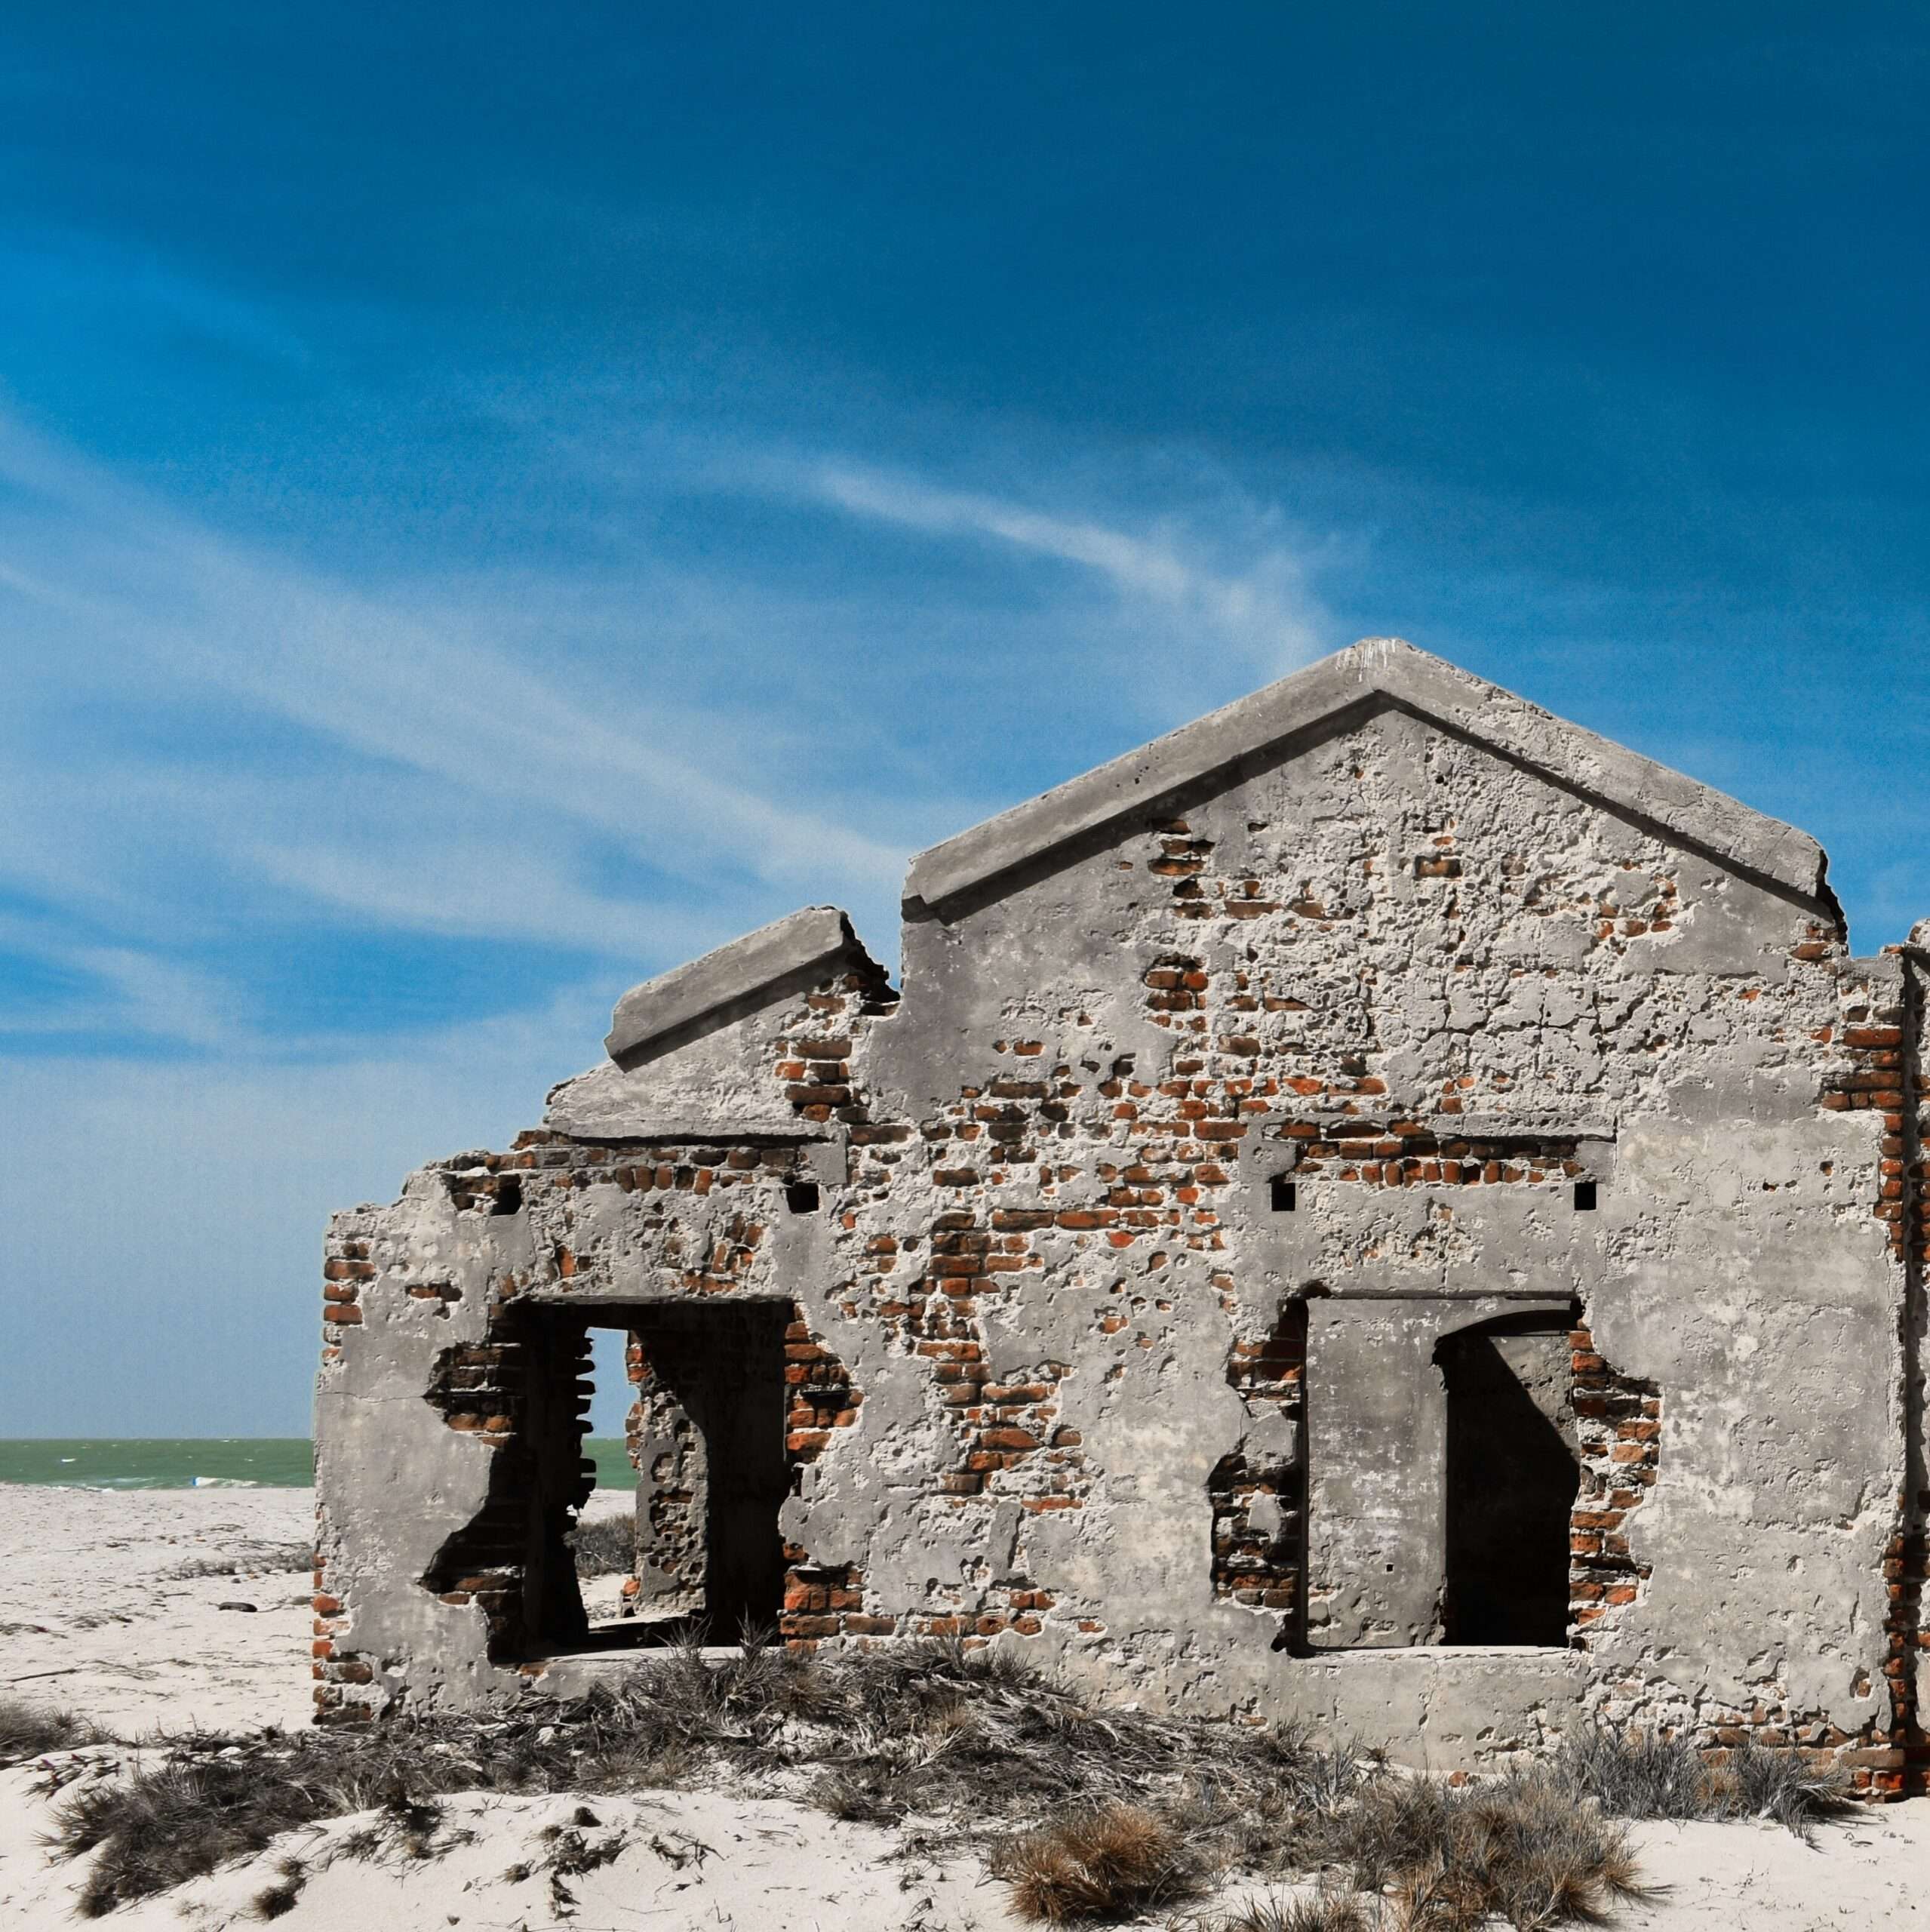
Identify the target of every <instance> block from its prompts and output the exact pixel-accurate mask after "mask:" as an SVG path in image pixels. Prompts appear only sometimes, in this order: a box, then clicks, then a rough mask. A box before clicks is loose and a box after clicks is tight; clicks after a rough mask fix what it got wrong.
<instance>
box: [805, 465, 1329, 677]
mask: <svg viewBox="0 0 1930 1932" xmlns="http://www.w3.org/2000/svg"><path fill="white" fill-rule="evenodd" d="M804 480H805V481H806V484H807V487H809V488H813V489H815V490H816V491H817V492H819V494H821V495H822V497H823V498H824V499H825V501H827V502H828V503H834V504H835V505H837V507H838V508H840V509H843V510H845V511H847V512H849V513H850V514H851V515H854V516H860V517H868V518H876V519H877V520H878V521H882V522H885V523H891V524H896V525H901V526H902V527H903V528H907V529H911V530H917V531H925V532H927V533H928V534H931V535H933V536H935V537H970V538H976V539H978V540H981V541H984V542H988V543H993V544H996V545H1000V546H1007V547H1008V548H1009V549H1011V550H1013V551H1016V552H1022V553H1026V554H1029V555H1032V556H1034V557H1043V558H1051V559H1053V560H1054V561H1057V562H1059V563H1062V564H1067V565H1074V566H1076V567H1077V568H1079V569H1080V570H1082V571H1087V572H1089V573H1091V574H1093V576H1095V577H1097V578H1098V579H1099V580H1100V581H1101V582H1102V583H1104V584H1105V585H1106V586H1108V587H1109V588H1110V589H1111V591H1112V592H1113V593H1114V595H1115V596H1117V598H1120V599H1121V600H1122V601H1125V602H1126V603H1129V604H1136V605H1142V606H1145V607H1149V608H1151V609H1152V610H1154V611H1158V612H1160V613H1163V614H1165V615H1166V616H1167V617H1169V618H1170V619H1171V620H1173V621H1175V622H1176V623H1180V624H1182V625H1185V624H1191V625H1194V626H1198V627H1199V629H1200V630H1201V631H1203V632H1204V633H1205V641H1209V642H1211V643H1214V644H1217V645H1220V646H1222V648H1231V649H1232V650H1234V651H1237V652H1238V653H1239V654H1240V655H1241V656H1242V657H1243V659H1244V660H1246V662H1247V663H1249V664H1250V665H1251V666H1252V669H1253V670H1254V672H1255V673H1256V674H1257V675H1259V676H1262V677H1265V678H1274V677H1279V676H1282V675H1284V674H1285V673H1286V672H1289V671H1291V670H1293V669H1296V668H1298V666H1301V665H1302V664H1305V663H1308V662H1309V661H1310V660H1311V659H1313V658H1314V657H1317V656H1319V655H1320V653H1321V652H1322V651H1324V650H1330V649H1332V648H1333V644H1334V639H1333V637H1332V620H1331V618H1330V617H1329V615H1328V614H1327V613H1326V611H1325V610H1324V609H1323V608H1322V606H1321V605H1320V600H1319V598H1317V596H1316V595H1314V592H1313V590H1312V589H1311V585H1310V582H1309V577H1310V570H1309V566H1308V551H1309V549H1310V548H1311V546H1310V545H1309V544H1308V541H1307V540H1306V539H1305V537H1303V536H1301V535H1299V534H1297V533H1294V532H1292V531H1289V529H1288V528H1287V527H1286V523H1285V519H1284V518H1282V517H1281V516H1280V514H1279V513H1278V512H1277V511H1273V510H1263V509H1259V508H1258V507H1257V506H1252V505H1250V504H1242V505H1241V506H1240V516H1239V518H1238V521H1239V523H1240V526H1241V527H1240V528H1238V529H1237V531H1235V532H1234V533H1231V534H1232V535H1233V537H1234V540H1235V541H1236V542H1237V546H1238V549H1239V552H1240V554H1239V556H1238V558H1237V561H1228V560H1227V559H1226V558H1225V557H1224V556H1223V555H1215V550H1214V548H1213V546H1212V545H1210V544H1209V543H1206V542H1205V541H1203V540H1202V539H1201V537H1200V536H1199V535H1198V534H1197V533H1196V532H1193V531H1188V529H1187V528H1186V527H1185V525H1183V524H1182V523H1181V522H1180V521H1178V520H1176V519H1175V518H1170V517H1167V518H1157V517H1155V518H1151V519H1149V520H1148V521H1146V523H1145V525H1144V526H1143V527H1142V528H1136V529H1135V528H1127V527H1123V526H1122V525H1121V524H1120V523H1119V522H1117V521H1099V520H1098V519H1096V518H1090V517H1086V516H1080V515H1068V514H1065V513H1063V512H1054V511H1052V510H1048V509H1040V508H1038V507H1037V506H1034V505H1032V504H1030V503H1025V502H1023V501H1021V500H1010V499H1006V498H1003V497H997V496H994V495H988V494H979V493H976V492H973V491H959V490H948V489H942V488H935V487H933V485H930V484H927V483H924V482H922V481H919V480H918V479H917V478H912V477H908V476H905V475H895V474H893V473H891V472H886V471H882V470H877V469H862V468H858V467H854V466H850V465H849V464H845V463H823V464H820V465H818V466H815V467H813V468H812V469H809V470H807V472H805V479H804ZM1227 536H1228V533H1227V532H1225V531H1222V533H1221V542H1222V545H1225V543H1226V540H1227Z"/></svg>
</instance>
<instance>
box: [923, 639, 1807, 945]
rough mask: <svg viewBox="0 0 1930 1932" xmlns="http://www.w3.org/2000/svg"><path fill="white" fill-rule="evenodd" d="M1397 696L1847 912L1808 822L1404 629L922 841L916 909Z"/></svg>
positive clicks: (980, 886)
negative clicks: (1787, 818)
mask: <svg viewBox="0 0 1930 1932" xmlns="http://www.w3.org/2000/svg"><path fill="white" fill-rule="evenodd" d="M1388 706H1393V707H1397V708H1398V709H1401V710H1403V711H1406V712H1410V713H1412V715H1415V716H1416V717H1418V718H1423V719H1425V720H1427V721H1428V722H1430V723H1431V724H1436V725H1437V726H1439V727H1440V728H1441V729H1442V730H1443V731H1449V732H1452V733H1454V734H1456V735H1457V736H1458V737H1463V738H1465V739H1467V740H1471V741H1472V742H1474V743H1477V744H1480V745H1482V746H1485V747H1486V748H1487V749H1489V750H1491V751H1492V752H1495V753H1496V754H1498V755H1499V756H1501V757H1503V758H1507V759H1508V760H1510V761H1512V762H1513V763H1515V764H1519V765H1520V766H1522V767H1523V768H1525V769H1526V770H1529V771H1533V772H1535V773H1537V774H1539V775H1540V776H1541V777H1544V778H1546V779H1547V780H1550V782H1551V783H1554V784H1557V785H1558V786H1562V787H1563V788H1564V789H1566V790H1569V791H1571V792H1575V793H1577V794H1578V795H1581V796H1582V797H1584V798H1588V799H1590V800H1591V801H1595V802H1597V803H1599V804H1603V805H1606V806H1607V807H1609V808H1611V809H1612V810H1614V811H1617V812H1619V813H1621V814H1624V816H1626V817H1630V818H1634V819H1637V820H1642V821H1644V822H1646V823H1649V824H1650V825H1652V826H1655V827H1656V828H1657V829H1658V830H1660V831H1661V832H1664V834H1666V835H1667V837H1668V838H1670V840H1671V841H1673V842H1675V843H1677V844H1682V845H1684V846H1687V847H1689V848H1692V849H1695V850H1699V851H1704V852H1706V853H1707V854H1710V855H1711V856H1713V857H1715V858H1716V859H1718V860H1720V861H1721V862H1722V863H1723V864H1724V865H1726V866H1729V867H1730V868H1731V869H1733V870H1735V871H1736V872H1741V873H1743V874H1744V875H1748V876H1751V877H1753V878H1756V879H1759V880H1760V881H1763V882H1764V883H1765V884H1769V885H1772V886H1773V887H1776V888H1780V889H1781V890H1782V891H1785V892H1787V893H1790V894H1793V895H1794V896H1795V897H1797V898H1799V899H1800V900H1803V901H1805V902H1806V903H1817V904H1821V905H1822V906H1825V907H1827V908H1828V909H1830V912H1831V915H1832V916H1833V917H1834V916H1835V902H1834V900H1833V897H1832V895H1831V894H1830V891H1829V888H1828V886H1827V884H1826V883H1825V872H1826V870H1827V863H1828V862H1827V859H1826V858H1825V857H1824V852H1823V848H1822V847H1821V845H1819V844H1818V843H1817V842H1816V841H1815V839H1813V838H1811V837H1810V836H1809V834H1808V833H1806V832H1799V831H1798V830H1797V829H1796V828H1795V827H1794V826H1790V825H1785V824H1784V823H1782V822H1781V820H1779V819H1773V818H1771V817H1768V816H1767V815H1766V814H1763V813H1762V812H1759V811H1755V810H1754V809H1753V808H1751V807H1750V806H1748V805H1745V804H1742V803H1741V801H1739V800H1738V799H1735V798H1730V797H1729V796H1728V795H1726V793H1724V792H1718V791H1716V790H1714V789H1713V788H1712V787H1710V786H1707V785H1703V784H1699V783H1697V782H1696V780H1694V779H1692V778H1689V777H1685V776H1684V775H1683V774H1682V773H1680V772H1679V771H1671V770H1670V768H1668V767H1667V765H1664V764H1657V763H1656V762H1655V760H1654V759H1652V758H1644V757H1643V756H1642V755H1641V754H1640V752H1632V751H1630V750H1628V749H1627V748H1626V747H1624V746H1621V745H1618V744H1615V743H1612V741H1611V740H1609V739H1606V738H1603V737H1597V735H1596V734H1595V733H1593V731H1584V729H1583V728H1581V726H1580V725H1578V724H1570V723H1569V722H1568V721H1567V720H1566V718H1557V717H1556V716H1555V715H1554V713H1553V712H1547V711H1544V710H1542V709H1541V707H1540V706H1538V705H1533V704H1530V703H1529V702H1528V701H1527V700H1526V699H1525V698H1521V697H1516V696H1515V694H1514V693H1513V692H1512V691H1504V690H1503V689H1502V688H1501V686H1500V685H1492V684H1489V683H1487V682H1486V681H1485V680H1483V679H1482V678H1476V677H1474V676H1471V675H1470V674H1469V673H1468V672H1465V671H1463V670H1461V669H1460V668H1459V667H1458V666H1456V665H1453V664H1450V663H1448V662H1447V661H1446V660H1445V659H1443V658H1440V657H1434V656H1433V655H1432V654H1430V653H1429V652H1427V651H1418V650H1416V649H1415V647H1414V646H1413V645H1411V644H1409V643H1407V642H1406V641H1404V640H1403V639H1402V638H1363V639H1362V640H1361V641H1360V642H1359V643H1357V644H1353V645H1348V648H1346V649H1345V651H1336V652H1335V654H1333V656H1332V657H1325V658H1323V659H1322V660H1320V662H1319V663H1316V664H1311V665H1309V666H1308V668H1307V669H1305V670H1304V671H1296V672H1294V673H1293V674H1292V675H1291V676H1289V677H1285V678H1281V679H1280V680H1279V681H1278V682H1277V683H1275V684H1271V685H1268V686H1267V688H1265V690H1264V691H1255V693H1254V694H1252V696H1251V697H1243V698H1240V699H1239V700H1236V702H1234V703H1232V704H1229V705H1227V706H1225V707H1223V708H1222V709H1220V710H1219V711H1215V712H1209V714H1208V715H1206V717H1204V718H1200V719H1198V720H1197V721H1195V722H1194V723H1193V724H1187V725H1183V726H1182V728H1180V729H1179V731H1172V732H1169V733H1168V734H1166V737H1163V738H1156V739H1154V740H1153V742H1152V743H1151V744H1149V745H1145V746H1142V747H1141V748H1140V749H1139V750H1137V751H1134V752H1127V753H1126V755H1124V756H1123V758H1114V759H1113V760H1112V761H1111V763H1109V764H1102V765H1101V766H1099V768H1098V769H1097V770H1096V771H1089V772H1087V773H1086V774H1084V775H1083V777H1078V778H1074V779H1071V780H1068V782H1067V783H1065V784H1063V785H1060V786H1055V787H1054V789H1053V790H1051V791H1050V792H1043V793H1042V794H1041V795H1040V796H1039V797H1037V798H1033V799H1031V800H1029V801H1028V802H1027V803H1025V804H1022V805H1016V806H1014V807H1013V808H1012V809H1011V810H1010V811H1006V812H1001V813H1000V814H999V815H998V817H996V818H991V819H988V820H985V823H983V824H982V825H978V826H973V829H971V830H970V831H969V832H960V834H959V835H957V837H956V838H948V839H947V840H946V841H945V843H944V844H942V845H934V846H933V847H932V848H930V850H929V851H924V852H921V853H920V854H918V855H917V857H915V858H914V859H913V860H912V861H911V869H910V871H909V872H908V875H906V878H905V909H906V912H907V915H908V916H911V917H916V916H917V915H918V914H919V913H920V911H927V912H932V913H936V914H937V915H939V916H940V917H943V916H944V915H945V909H946V907H947V906H948V905H949V904H951V903H952V902H954V901H955V900H959V899H960V898H962V897H964V896H965V895H966V894H973V893H977V892H979V891H983V890H985V889H987V888H990V889H991V890H992V891H994V894H995V893H996V886H997V881H999V879H1000V877H1001V876H1002V875H1006V874H1014V875H1016V874H1017V873H1018V872H1019V871H1020V869H1022V868H1025V867H1028V866H1031V865H1032V864H1034V863H1035V862H1037V861H1038V860H1042V859H1044V858H1046V857H1047V856H1048V855H1049V854H1051V853H1052V852H1053V851H1054V850H1056V848H1059V847H1061V846H1063V845H1066V844H1070V843H1071V842H1072V841H1074V840H1077V839H1080V838H1084V837H1086V836H1087V835H1089V834H1092V833H1093V832H1098V831H1100V830H1101V829H1103V828H1104V827H1105V826H1107V825H1108V824H1110V823H1112V822H1113V821H1114V820H1116V819H1119V818H1122V817H1125V816H1126V815H1127V814H1129V813H1132V812H1134V811H1139V810H1141V809H1142V808H1145V807H1146V806H1148V805H1150V804H1153V803H1154V802H1155V801H1157V800H1159V799H1161V798H1167V797H1169V796H1171V795H1173V794H1175V793H1176V792H1182V791H1184V790H1186V789H1188V788H1191V787H1192V786H1197V785H1199V784H1200V783H1203V782H1205V781H1206V780H1209V779H1211V778H1212V776H1213V775H1214V774H1215V773H1217V772H1220V771H1226V770H1228V768H1231V767H1233V766H1236V765H1237V764H1240V763H1242V762H1243V761H1246V760H1249V759H1252V758H1255V757H1259V756H1263V755H1266V754H1268V753H1269V752H1284V751H1285V750H1286V749H1289V747H1291V746H1292V744H1293V743H1294V741H1295V740H1305V741H1309V742H1311V741H1312V740H1315V739H1317V738H1319V737H1323V736H1325V735H1326V734H1328V733H1329V732H1331V731H1334V730H1337V729H1338V728H1340V727H1341V725H1342V724H1345V723H1346V722H1348V721H1350V720H1351V719H1352V718H1358V717H1361V716H1363V715H1366V714H1368V713H1369V712H1372V711H1375V710H1378V709H1382V708H1384V707H1388Z"/></svg>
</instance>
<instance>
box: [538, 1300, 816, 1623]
mask: <svg viewBox="0 0 1930 1932" xmlns="http://www.w3.org/2000/svg"><path fill="white" fill-rule="evenodd" d="M793 1312H794V1311H793V1309H792V1307H791V1303H788V1302H776V1301H751V1300H743V1301H739V1300H731V1301H729V1302H722V1301H717V1302H708V1303H648V1304H631V1305H628V1306H619V1307H612V1308H609V1309H596V1310H595V1312H590V1311H588V1310H579V1309H567V1310H564V1309H554V1308H551V1309H542V1310H532V1311H530V1315H531V1318H532V1319H531V1323H530V1327H531V1338H530V1339H531V1343H532V1344H533V1346H531V1349H530V1353H531V1355H532V1357H533V1360H532V1361H531V1367H532V1369H533V1371H535V1373H534V1374H533V1375H532V1377H531V1378H530V1389H529V1398H530V1401H529V1415H528V1442H529V1447H530V1452H531V1457H532V1461H533V1465H534V1467H533V1478H534V1479H533V1482H532V1484H531V1486H530V1504H531V1507H530V1519H529V1520H530V1530H529V1537H528V1542H527V1551H526V1555H525V1559H524V1590H523V1598H524V1601H523V1627H524V1632H525V1635H526V1638H527V1643H528V1644H529V1647H530V1650H531V1651H532V1652H533V1654H536V1655H554V1654H556V1653H557V1652H558V1651H582V1650H605V1649H619V1648H628V1647H633V1646H635V1647H644V1646H649V1645H653V1644H664V1643H669V1642H675V1641H690V1640H692V1639H693V1638H694V1639H695V1640H696V1641H699V1642H700V1643H711V1644H728V1643H735V1642H736V1641H737V1640H738V1638H739V1635H740V1634H741V1633H742V1631H743V1630H745V1629H747V1628H751V1629H774V1628H775V1627H776V1624H777V1622H778V1617H779V1612H780V1611H781V1610H782V1607H783V1599H784V1567H785V1566H784V1545H783V1540H782V1536H781V1534H779V1528H778V1512H779V1509H781V1508H782V1506H783V1503H784V1500H785V1497H787V1496H788V1494H790V1489H791V1467H790V1460H789V1457H788V1454H787V1453H786V1450H785V1428H786V1413H787V1408H788V1392H787V1388H786V1384H785V1329H786V1327H788V1324H789V1323H790V1322H791V1320H792V1318H793ZM604 1330H615V1331H618V1332H619V1333H620V1334H621V1335H622V1338H623V1341H622V1352H623V1359H624V1361H625V1370H626V1372H627V1375H628V1380H629V1383H630V1386H631V1389H632V1395H633V1397H634V1400H633V1401H632V1406H631V1408H630V1411H629V1414H628V1418H627V1420H626V1423H625V1447H626V1448H627V1450H628V1457H629V1460H630V1463H631V1465H632V1468H633V1469H635V1472H636V1485H637V1486H636V1491H635V1502H634V1507H633V1509H632V1511H631V1512H630V1513H629V1515H628V1521H627V1523H625V1526H624V1527H622V1529H619V1528H617V1527H616V1523H615V1522H613V1520H612V1518H611V1515H610V1512H607V1511H604V1510H597V1511H594V1512H591V1513H590V1515H589V1517H588V1518H587V1519H586V1518H585V1515H584V1513H583V1512H584V1505H585V1503H587V1502H588V1500H589V1497H590V1496H591V1494H592V1492H593V1491H594V1489H595V1483H596V1470H595V1463H594V1462H593V1460H591V1459H590V1458H589V1457H587V1456H586V1455H585V1453H584V1438H585V1434H586V1433H587V1432H588V1428H589V1420H590V1408H591V1403H592V1393H593V1390H594V1386H595V1381H594V1375H593V1368H594V1366H595V1362H596V1360H597V1357H598V1355H601V1356H602V1357H603V1358H604V1361H605V1362H606V1363H607V1361H609V1359H610V1351H609V1350H608V1349H607V1348H604V1349H597V1348H596V1347H595V1346H594V1345H593V1343H592V1339H591V1338H592V1332H593V1331H604ZM618 1520H619V1521H620V1520H622V1519H618ZM615 1561H622V1571H624V1572H626V1573H627V1574H625V1575H623V1576H622V1578H621V1581H620V1585H619V1583H617V1581H616V1579H615V1578H614V1577H613V1575H612V1574H611V1573H612V1565H613V1563H614V1562H615ZM586 1586H587V1588H586ZM619 1589H620V1595H619V1594H618V1591H619ZM585 1598H588V1599H589V1604H588V1605H587V1606H586V1602H585Z"/></svg>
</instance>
